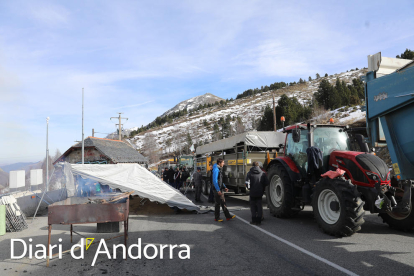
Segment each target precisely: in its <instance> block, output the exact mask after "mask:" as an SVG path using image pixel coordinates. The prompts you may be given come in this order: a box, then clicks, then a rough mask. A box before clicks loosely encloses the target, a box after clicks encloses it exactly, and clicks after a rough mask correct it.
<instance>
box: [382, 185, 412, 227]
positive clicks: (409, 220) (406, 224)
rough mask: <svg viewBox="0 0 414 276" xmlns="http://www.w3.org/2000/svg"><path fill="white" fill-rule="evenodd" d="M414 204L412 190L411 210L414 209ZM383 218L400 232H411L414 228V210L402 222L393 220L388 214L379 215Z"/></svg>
mask: <svg viewBox="0 0 414 276" xmlns="http://www.w3.org/2000/svg"><path fill="white" fill-rule="evenodd" d="M413 202H414V190H411V208H413V205H414V204H413ZM378 216H380V217H381V218H382V221H383V222H384V223H386V224H388V225H389V226H390V227H391V228H393V229H396V230H400V231H405V232H406V231H410V230H411V229H413V228H414V210H411V213H410V214H409V215H408V216H407V217H406V218H405V219H402V220H396V219H394V218H392V217H391V216H390V215H388V214H387V213H380V214H378Z"/></svg>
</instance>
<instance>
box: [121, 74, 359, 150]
mask: <svg viewBox="0 0 414 276" xmlns="http://www.w3.org/2000/svg"><path fill="white" fill-rule="evenodd" d="M365 73H366V69H360V70H351V71H349V72H345V73H341V74H335V75H330V76H327V77H321V78H319V79H315V80H311V81H308V82H305V83H300V84H296V85H293V86H286V87H283V88H281V89H277V90H275V91H267V92H262V93H259V94H256V95H253V96H250V97H244V98H240V99H236V100H233V101H228V102H227V104H226V105H225V106H220V105H216V106H213V107H210V108H204V109H201V110H198V111H195V112H192V113H189V114H187V115H185V116H182V117H179V118H176V119H174V121H173V122H172V123H166V124H164V125H162V126H159V127H156V128H152V129H149V130H147V131H145V132H141V133H139V134H138V135H135V136H134V137H131V138H130V139H127V140H128V142H129V143H131V144H132V145H133V146H134V147H136V148H137V149H138V150H140V149H142V148H143V146H145V145H144V144H145V142H144V141H147V143H148V141H149V140H151V147H152V148H154V147H155V148H158V150H159V154H160V155H166V154H168V153H171V152H179V151H180V150H182V149H183V147H184V145H185V144H186V142H187V141H188V136H190V137H191V140H192V143H193V144H205V143H209V142H211V141H214V140H216V139H217V137H215V134H216V133H217V129H216V130H214V128H213V126H214V124H215V123H216V122H218V121H219V119H220V118H221V117H224V118H225V117H227V116H228V115H229V116H230V117H231V118H233V117H234V118H237V117H239V118H240V119H239V120H235V119H234V118H233V120H231V121H230V129H231V133H232V134H237V133H240V132H244V131H249V130H253V129H256V128H257V121H258V120H259V119H260V118H261V116H262V115H263V110H264V108H265V107H266V105H270V106H271V105H272V102H273V98H272V92H274V94H275V100H276V102H277V101H278V99H279V97H280V96H281V95H283V94H286V95H287V96H288V97H293V96H295V97H296V98H297V99H298V100H299V102H300V103H302V104H304V105H307V104H309V103H310V102H311V101H312V97H313V94H314V93H315V92H317V90H318V87H319V83H320V82H321V81H322V80H323V79H326V80H328V81H329V82H330V83H332V84H334V83H335V82H336V80H337V78H339V79H340V80H341V81H344V82H345V83H347V84H348V83H351V82H352V79H354V78H359V77H361V76H363V75H364V74H365ZM177 106H178V105H177ZM183 108H184V105H183ZM167 112H168V111H167ZM167 112H166V113H167ZM166 113H165V114H166ZM281 115H283V114H280V116H281ZM277 116H279V114H278V115H277ZM330 116H332V117H334V118H336V119H337V120H336V121H337V122H338V123H341V124H347V123H350V122H354V121H357V120H360V119H361V118H363V117H364V116H365V112H361V110H360V106H355V107H342V108H338V109H336V110H333V111H330V112H326V111H324V112H322V113H321V114H315V117H314V119H315V121H318V123H320V121H323V120H326V118H325V117H327V119H328V120H329V118H328V117H330ZM240 123H241V124H240ZM134 129H136V128H134ZM127 131H128V130H127ZM145 138H147V139H145ZM149 138H150V139H149Z"/></svg>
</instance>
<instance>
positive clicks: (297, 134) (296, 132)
mask: <svg viewBox="0 0 414 276" xmlns="http://www.w3.org/2000/svg"><path fill="white" fill-rule="evenodd" d="M292 138H293V142H295V143H299V142H300V129H299V128H295V129H294V130H293V131H292Z"/></svg>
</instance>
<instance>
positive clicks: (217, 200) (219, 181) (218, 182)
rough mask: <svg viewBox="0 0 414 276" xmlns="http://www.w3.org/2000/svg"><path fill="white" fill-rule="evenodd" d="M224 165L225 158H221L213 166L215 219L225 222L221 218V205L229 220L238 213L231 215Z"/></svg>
mask: <svg viewBox="0 0 414 276" xmlns="http://www.w3.org/2000/svg"><path fill="white" fill-rule="evenodd" d="M223 166H224V160H223V159H221V158H219V159H217V164H214V166H213V190H214V207H215V209H214V215H215V221H218V222H223V220H222V219H220V205H221V208H222V209H223V212H224V215H225V216H226V219H227V220H231V219H233V218H235V217H236V215H233V216H232V215H230V213H229V210H227V206H226V200H225V198H224V194H223V190H224V191H226V192H228V191H229V189H227V188H226V185H224V183H223V172H222V168H223Z"/></svg>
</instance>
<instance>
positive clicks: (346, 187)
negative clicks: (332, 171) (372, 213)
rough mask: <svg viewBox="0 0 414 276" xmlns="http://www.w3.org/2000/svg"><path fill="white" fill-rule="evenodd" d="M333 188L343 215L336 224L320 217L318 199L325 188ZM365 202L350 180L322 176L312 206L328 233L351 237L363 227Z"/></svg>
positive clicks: (317, 218)
mask: <svg viewBox="0 0 414 276" xmlns="http://www.w3.org/2000/svg"><path fill="white" fill-rule="evenodd" d="M325 189H330V190H332V191H333V192H334V193H335V194H336V195H337V197H338V199H339V201H340V204H341V217H340V218H339V220H338V222H337V223H335V224H332V225H330V224H327V223H326V222H324V221H323V219H322V218H321V217H320V215H319V212H318V204H317V200H318V197H319V194H320V193H321V192H322V191H323V190H325ZM363 205H364V202H363V201H362V200H361V198H360V197H359V193H358V191H357V189H356V186H354V185H352V183H351V181H350V180H345V179H343V178H334V179H330V178H322V179H321V180H319V182H318V183H317V184H316V188H315V190H314V196H313V198H312V207H313V212H314V215H315V219H316V221H317V223H318V225H319V227H320V228H321V229H322V230H323V231H324V232H325V233H327V234H329V235H332V236H337V237H349V236H351V235H353V234H354V233H355V232H357V231H359V230H360V229H361V226H362V224H364V222H365V220H364V214H365V211H364V208H363Z"/></svg>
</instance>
